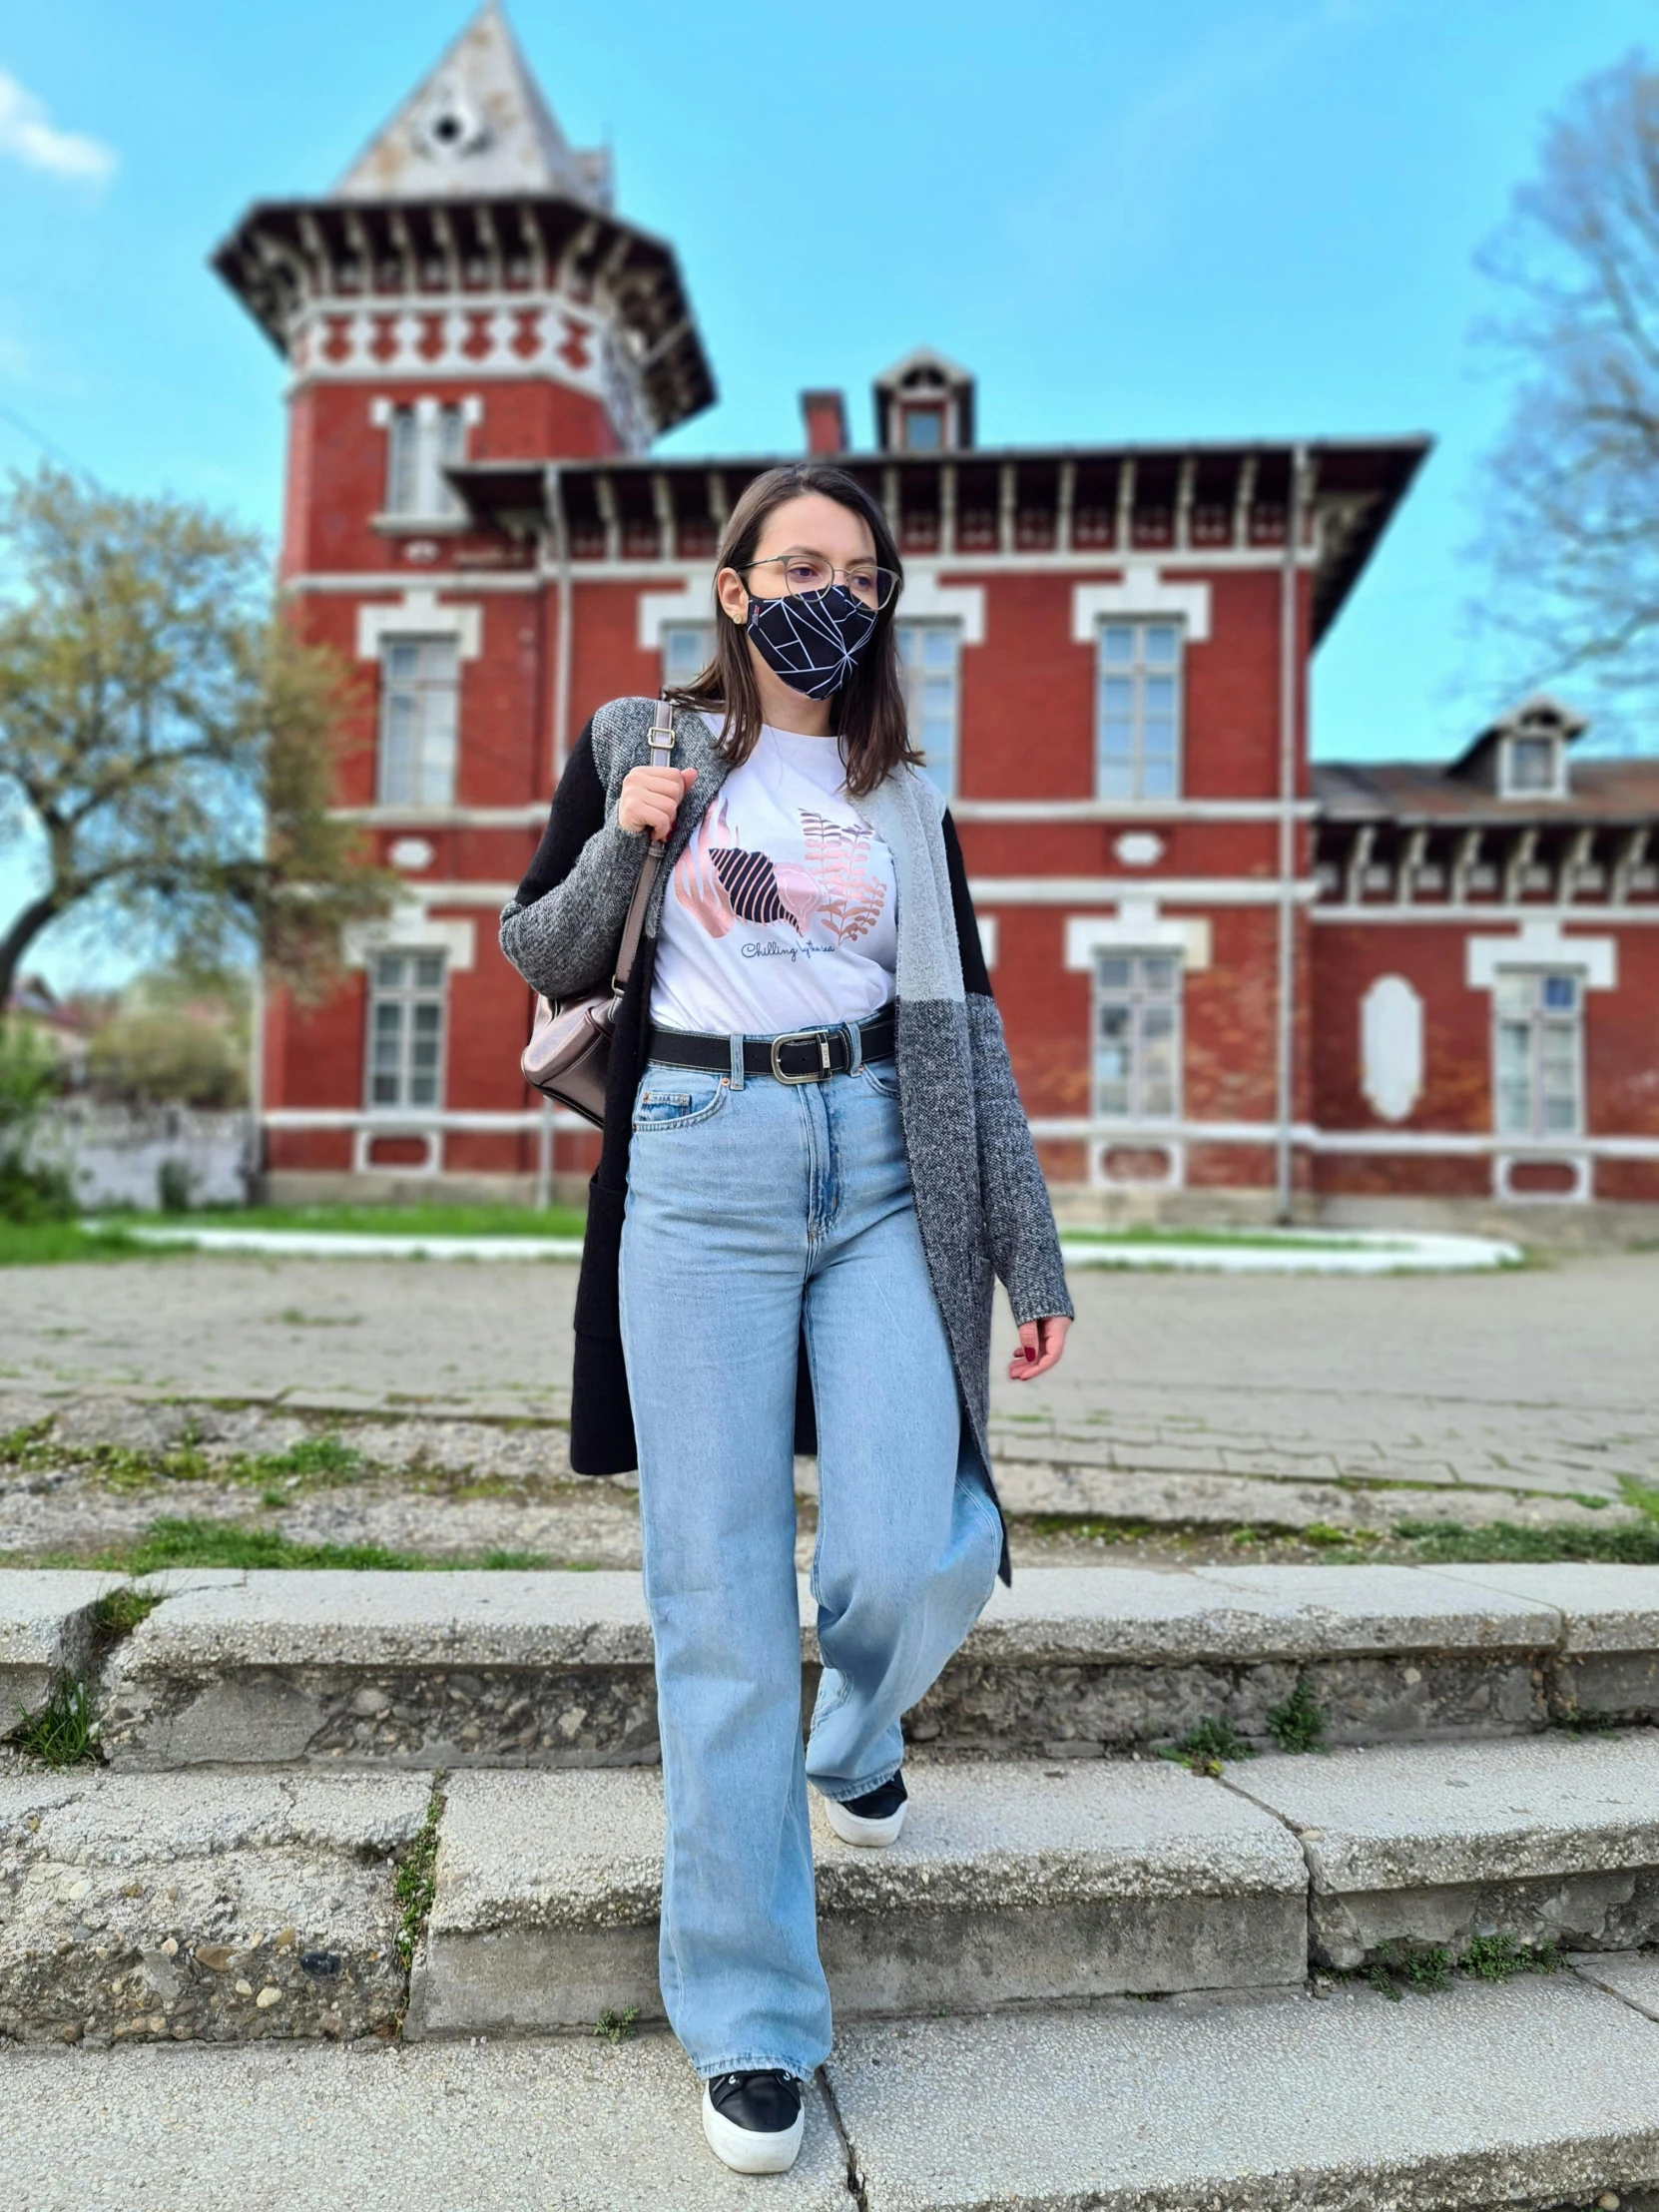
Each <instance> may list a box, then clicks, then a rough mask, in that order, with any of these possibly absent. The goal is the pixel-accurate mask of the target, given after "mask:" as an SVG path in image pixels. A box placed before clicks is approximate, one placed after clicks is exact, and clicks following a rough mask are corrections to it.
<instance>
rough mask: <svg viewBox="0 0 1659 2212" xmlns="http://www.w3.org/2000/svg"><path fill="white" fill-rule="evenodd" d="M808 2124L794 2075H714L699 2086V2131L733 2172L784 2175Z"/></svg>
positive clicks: (798, 2084)
mask: <svg viewBox="0 0 1659 2212" xmlns="http://www.w3.org/2000/svg"><path fill="white" fill-rule="evenodd" d="M806 2124H807V2122H806V2118H805V2115H804V2114H803V2112H802V2110H801V2084H800V2082H799V2081H797V2080H796V2078H795V2076H794V2075H793V2074H787V2073H778V2072H775V2071H768V2072H765V2073H726V2074H716V2075H715V2077H714V2079H713V2080H712V2081H706V2082H704V2084H703V2132H704V2134H705V2135H706V2136H707V2137H708V2138H709V2148H710V2149H711V2150H712V2151H713V2152H714V2154H715V2156H716V2157H717V2158H718V2159H720V2160H721V2161H722V2162H723V2163H724V2164H725V2165H728V2166H730V2167H731V2169H732V2171H733V2172H734V2173H740V2174H787V2173H788V2172H789V2170H790V2168H791V2167H792V2166H793V2165H794V2164H795V2161H796V2156H797V2153H798V2152H799V2151H800V2149H801V2137H802V2134H803V2132H804V2130H805V2128H806Z"/></svg>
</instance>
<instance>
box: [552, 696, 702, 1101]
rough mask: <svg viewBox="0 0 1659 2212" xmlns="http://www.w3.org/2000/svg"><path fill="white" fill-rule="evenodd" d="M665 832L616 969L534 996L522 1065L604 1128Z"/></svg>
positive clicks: (658, 735)
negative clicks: (581, 988) (570, 991)
mask: <svg viewBox="0 0 1659 2212" xmlns="http://www.w3.org/2000/svg"><path fill="white" fill-rule="evenodd" d="M647 742H648V743H649V745H650V747H651V766H652V767H653V768H669V767H671V766H672V756H673V753H674V717H673V711H672V709H671V708H670V706H669V703H668V701H667V700H666V699H659V700H658V702H657V714H656V719H655V720H654V721H653V723H652V725H651V735H650V738H649V739H648V741H647ZM663 845H664V839H662V838H660V837H653V838H652V839H651V841H650V843H649V844H648V845H647V846H646V848H645V856H644V858H643V859H642V860H641V862H640V874H639V881H638V882H637V883H636V884H635V885H634V895H633V897H632V898H631V899H630V900H629V902H628V918H627V920H626V921H625V922H624V923H623V925H622V942H621V944H620V945H619V946H618V947H617V956H616V968H615V971H614V973H613V974H612V977H611V980H610V983H609V984H608V985H607V986H606V987H605V988H603V989H601V990H597V991H586V992H584V993H583V995H582V996H581V997H580V998H557V999H553V1000H551V1001H549V1000H547V999H545V998H538V999H537V1000H536V1019H535V1025H534V1027H533V1028H532V1029H531V1031H530V1042H529V1043H528V1044H527V1045H526V1046H525V1048H524V1053H523V1057H522V1059H521V1060H520V1062H519V1065H520V1066H521V1067H522V1068H523V1070H524V1080H525V1081H526V1082H527V1083H528V1084H529V1085H530V1087H531V1089H532V1090H537V1091H540V1092H541V1093H542V1095H543V1097H544V1098H550V1099H552V1101H553V1103H554V1104H555V1105H556V1106H568V1107H569V1108H570V1110H571V1112H572V1113H575V1114H580V1115H581V1116H582V1118H583V1120H584V1121H591V1122H593V1123H594V1124H595V1125H596V1126H598V1127H600V1128H603V1127H604V1123H605V1084H606V1079H607V1078H608V1076H609V1074H610V1069H611V1039H612V1037H613V1036H614V1034H615V1031H616V1010H617V1008H618V1006H619V1005H620V1004H621V1003H622V993H623V991H624V989H625V988H626V986H627V982H628V977H629V975H630V974H631V973H632V971H633V966H634V960H635V958H636V956H637V954H638V952H639V949H640V935H641V932H642V931H643V930H644V927H645V909H646V906H647V904H648V903H649V901H650V898H651V891H652V886H653V885H654V884H655V883H656V880H657V871H658V869H659V868H660V867H661V866H662V864H663Z"/></svg>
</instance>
